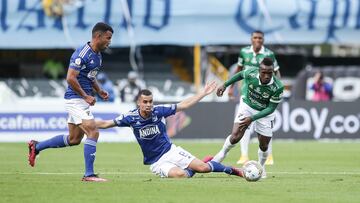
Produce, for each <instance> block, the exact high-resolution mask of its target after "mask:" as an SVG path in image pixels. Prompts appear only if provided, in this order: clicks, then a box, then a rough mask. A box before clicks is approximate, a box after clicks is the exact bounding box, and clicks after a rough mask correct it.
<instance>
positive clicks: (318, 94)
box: [310, 71, 332, 102]
mask: <svg viewBox="0 0 360 203" xmlns="http://www.w3.org/2000/svg"><path fill="white" fill-rule="evenodd" d="M310 89H311V90H313V91H314V95H313V96H312V99H311V100H312V101H315V102H319V101H330V100H331V99H332V85H331V84H330V83H327V82H325V81H324V75H323V73H322V72H321V71H318V72H316V73H315V75H314V83H313V84H312V85H311V86H310Z"/></svg>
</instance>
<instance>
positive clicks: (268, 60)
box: [260, 57, 274, 66]
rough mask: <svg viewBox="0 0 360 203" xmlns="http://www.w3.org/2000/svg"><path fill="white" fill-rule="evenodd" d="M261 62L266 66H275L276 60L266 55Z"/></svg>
mask: <svg viewBox="0 0 360 203" xmlns="http://www.w3.org/2000/svg"><path fill="white" fill-rule="evenodd" d="M260 64H264V65H265V66H274V62H273V60H272V59H271V58H270V57H265V58H264V59H263V60H262V61H261V63H260Z"/></svg>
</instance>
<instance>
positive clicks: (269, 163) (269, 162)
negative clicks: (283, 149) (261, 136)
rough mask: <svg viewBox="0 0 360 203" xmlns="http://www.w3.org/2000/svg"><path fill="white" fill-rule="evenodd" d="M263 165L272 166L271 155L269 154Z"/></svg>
mask: <svg viewBox="0 0 360 203" xmlns="http://www.w3.org/2000/svg"><path fill="white" fill-rule="evenodd" d="M265 165H274V157H273V155H272V154H269V156H268V157H267V159H266V162H265Z"/></svg>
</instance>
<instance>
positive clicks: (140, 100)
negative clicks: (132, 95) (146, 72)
mask: <svg viewBox="0 0 360 203" xmlns="http://www.w3.org/2000/svg"><path fill="white" fill-rule="evenodd" d="M136 103H137V105H138V107H139V109H140V113H141V114H145V115H150V114H151V111H152V109H153V106H154V103H153V95H152V93H151V91H150V90H148V89H143V90H140V91H139V93H138V95H137V100H136Z"/></svg>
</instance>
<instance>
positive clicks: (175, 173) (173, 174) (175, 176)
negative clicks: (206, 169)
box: [169, 170, 187, 178]
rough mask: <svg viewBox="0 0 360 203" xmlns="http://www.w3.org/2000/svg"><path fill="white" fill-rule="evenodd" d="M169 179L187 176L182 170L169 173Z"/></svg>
mask: <svg viewBox="0 0 360 203" xmlns="http://www.w3.org/2000/svg"><path fill="white" fill-rule="evenodd" d="M169 177H170V178H187V174H186V172H185V171H184V170H176V171H173V172H172V173H171V176H169Z"/></svg>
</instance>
